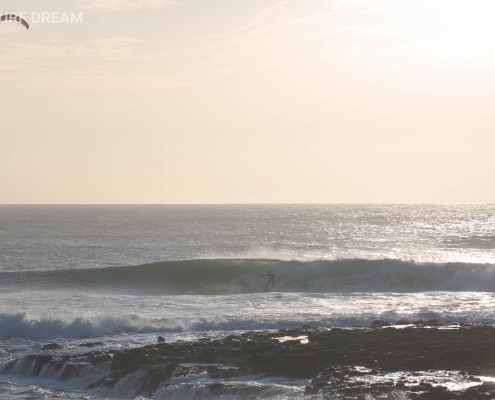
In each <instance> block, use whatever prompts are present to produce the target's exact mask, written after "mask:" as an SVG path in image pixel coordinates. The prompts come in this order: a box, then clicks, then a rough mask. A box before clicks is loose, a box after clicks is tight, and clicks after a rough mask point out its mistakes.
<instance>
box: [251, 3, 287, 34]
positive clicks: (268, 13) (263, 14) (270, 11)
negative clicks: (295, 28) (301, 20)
mask: <svg viewBox="0 0 495 400" xmlns="http://www.w3.org/2000/svg"><path fill="white" fill-rule="evenodd" d="M289 3H290V0H284V1H280V2H278V3H276V4H273V5H271V6H269V7H266V8H264V9H262V10H261V11H260V12H258V13H257V14H256V15H255V16H254V18H253V19H252V20H251V21H250V22H249V24H248V27H249V28H253V27H255V26H258V25H261V24H262V23H263V22H265V21H266V20H268V19H269V18H271V17H272V16H274V15H275V14H277V13H279V12H280V11H281V10H282V9H283V8H284V7H285V6H287V5H288V4H289Z"/></svg>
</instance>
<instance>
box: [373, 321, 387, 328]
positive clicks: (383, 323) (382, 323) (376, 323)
mask: <svg viewBox="0 0 495 400" xmlns="http://www.w3.org/2000/svg"><path fill="white" fill-rule="evenodd" d="M389 325H390V322H386V321H382V320H381V319H376V320H374V321H373V322H372V323H371V325H370V326H372V327H373V328H377V327H381V326H389Z"/></svg>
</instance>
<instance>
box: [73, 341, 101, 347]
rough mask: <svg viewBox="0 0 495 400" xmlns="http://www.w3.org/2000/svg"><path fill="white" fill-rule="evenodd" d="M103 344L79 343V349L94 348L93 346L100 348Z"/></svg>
mask: <svg viewBox="0 0 495 400" xmlns="http://www.w3.org/2000/svg"><path fill="white" fill-rule="evenodd" d="M102 345H103V342H91V343H81V344H80V345H79V347H95V346H102Z"/></svg>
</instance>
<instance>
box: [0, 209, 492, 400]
mask: <svg viewBox="0 0 495 400" xmlns="http://www.w3.org/2000/svg"><path fill="white" fill-rule="evenodd" d="M268 271H271V272H273V273H275V274H276V275H277V277H278V278H275V285H274V287H272V285H270V284H268V279H267V277H266V276H264V275H266V274H267V272H268ZM494 292H495V205H455V204H453V205H223V206H222V205H204V206H202V205H201V206H200V205H197V206H165V205H157V206H153V205H149V206H7V205H5V206H0V366H1V365H4V364H5V363H7V362H8V361H9V360H13V359H19V358H22V357H27V356H29V355H30V354H37V353H38V352H39V351H40V349H41V347H42V346H44V345H46V344H47V343H53V342H56V343H58V344H60V345H62V346H63V347H62V348H61V349H59V350H54V352H55V353H59V354H74V353H81V352H84V351H87V348H86V347H84V345H85V344H88V343H95V342H96V343H98V345H97V349H98V350H110V349H113V350H115V349H125V348H131V347H139V346H143V345H146V344H150V343H155V342H156V341H157V337H158V336H163V337H164V338H165V339H166V340H167V341H176V340H194V339H198V338H222V337H225V336H227V335H230V334H233V333H234V334H236V333H241V332H244V331H248V330H277V329H280V328H291V327H300V326H302V325H306V324H307V325H312V326H318V327H351V326H362V325H367V324H369V323H371V322H372V321H374V320H375V319H382V320H385V321H388V322H396V321H398V320H401V319H407V320H410V321H414V320H429V319H438V320H441V321H467V322H485V323H494V324H495V296H494ZM81 345H83V346H81ZM26 360H28V358H26ZM0 368H1V367H0ZM0 371H2V370H1V369H0ZM105 372H106V371H103V370H98V368H93V369H88V370H87V371H86V372H85V373H84V374H82V375H81V376H78V377H77V378H73V379H69V380H61V379H59V377H58V376H57V375H56V374H52V375H50V374H46V375H45V376H43V377H39V376H30V373H29V368H28V363H27V362H26V368H22V366H21V365H19V367H18V368H17V369H15V370H13V371H9V373H3V374H0V397H1V398H5V399H24V398H29V399H56V398H73V399H103V398H109V399H110V398H125V397H127V398H133V391H132V385H133V382H132V381H128V382H127V383H126V384H127V387H125V388H122V387H116V388H114V389H108V390H105V391H102V390H101V389H99V388H98V389H88V388H87V387H88V384H90V383H92V382H94V381H96V380H97V379H98V378H99V377H101V376H103V374H104V373H105ZM209 379H210V378H208V377H207V376H189V377H187V378H184V379H183V380H182V381H177V382H171V383H172V384H171V385H169V386H168V387H166V388H165V387H163V388H161V389H159V390H158V391H157V392H156V393H155V395H154V398H155V399H162V398H179V399H180V398H202V397H204V396H206V394H205V393H206V392H205V391H202V390H203V389H204V387H205V385H206V384H207V382H209ZM308 382H309V381H308V380H290V379H284V378H267V377H263V376H258V377H251V378H243V379H239V381H238V382H234V384H237V385H239V387H245V388H248V389H249V388H250V387H253V388H256V390H255V392H256V393H257V396H258V397H264V398H277V399H281V398H298V397H301V398H303V397H304V396H303V394H304V386H305V385H306V384H308ZM186 388H187V390H186ZM191 388H192V389H191ZM253 390H254V389H253ZM194 396H196V397H194ZM233 398H234V397H233Z"/></svg>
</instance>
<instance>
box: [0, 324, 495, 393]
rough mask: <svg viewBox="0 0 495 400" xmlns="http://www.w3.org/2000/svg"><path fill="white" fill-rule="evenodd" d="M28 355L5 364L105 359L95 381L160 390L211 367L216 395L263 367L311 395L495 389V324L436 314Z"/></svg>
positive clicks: (61, 372) (44, 365) (52, 369)
mask: <svg viewBox="0 0 495 400" xmlns="http://www.w3.org/2000/svg"><path fill="white" fill-rule="evenodd" d="M98 345H99V343H98V342H95V344H94V346H95V347H97V346H98ZM85 346H87V347H90V346H91V344H85ZM28 357H30V360H29V363H28V362H27V361H26V357H24V358H23V359H17V360H12V361H10V362H9V363H7V364H6V365H4V366H3V367H2V369H1V372H2V373H3V374H8V373H13V372H15V371H16V368H17V370H18V369H19V368H20V367H19V365H20V363H24V364H25V365H26V368H30V369H29V371H30V374H31V375H39V376H53V374H55V373H56V374H57V377H58V379H62V380H66V379H70V378H72V377H76V376H79V375H80V374H82V373H83V370H84V369H87V368H95V367H102V368H103V370H104V371H105V372H104V374H103V375H102V376H101V377H100V378H99V379H97V380H95V381H94V382H92V383H91V384H90V385H89V386H88V389H95V388H112V387H115V386H116V385H118V384H119V382H120V381H121V380H123V379H126V378H127V377H129V376H131V375H132V374H134V375H135V376H136V380H138V379H139V380H140V381H139V385H135V388H136V389H135V390H136V392H135V393H132V396H138V395H140V396H152V395H153V393H154V392H155V391H156V390H157V389H158V388H159V387H163V386H166V385H168V384H169V382H170V380H171V379H172V378H174V377H180V376H188V375H191V374H195V375H198V374H201V373H205V374H208V375H209V376H210V377H212V378H214V379H215V383H212V384H210V385H209V386H208V390H209V391H211V394H212V396H213V397H215V396H218V397H219V396H222V395H225V394H232V393H234V392H233V391H234V388H233V387H232V384H231V382H232V380H233V379H236V378H239V377H243V376H254V375H260V374H263V376H280V377H287V378H297V379H308V382H309V383H308V385H307V386H306V388H305V390H304V393H301V395H306V396H307V397H308V398H311V397H312V396H318V398H328V399H330V398H332V399H334V398H346V399H365V398H370V397H366V396H370V395H371V396H374V397H375V398H386V399H399V398H410V399H437V400H442V399H493V398H495V379H494V380H493V382H491V379H490V378H489V377H495V327H494V326H493V325H485V324H468V323H440V322H438V321H435V320H432V321H427V322H424V321H418V322H414V323H409V322H407V321H399V322H397V323H396V324H394V325H393V326H389V324H387V323H385V322H383V321H375V322H374V323H373V324H371V325H370V326H367V327H356V328H350V329H341V328H328V329H325V328H315V327H311V326H303V327H301V328H294V329H281V330H278V331H263V332H246V333H243V334H241V335H238V336H234V335H231V336H227V337H225V338H223V339H218V340H210V339H200V340H197V341H193V342H182V341H179V342H173V343H166V342H163V341H161V342H158V343H155V344H150V345H147V346H144V347H140V348H134V349H129V350H123V351H97V350H93V351H89V352H82V353H80V354H65V355H64V353H63V352H60V349H58V348H57V344H56V343H51V344H48V345H47V346H45V347H44V350H43V351H42V352H40V354H36V355H31V356H28ZM28 364H29V366H27V365H28ZM105 368H106V369H105ZM137 376H139V378H137ZM456 382H457V383H458V384H457V385H454V383H456ZM235 393H237V396H239V397H240V398H242V397H243V395H242V393H239V392H235ZM247 397H248V396H247V395H246V398H247Z"/></svg>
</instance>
